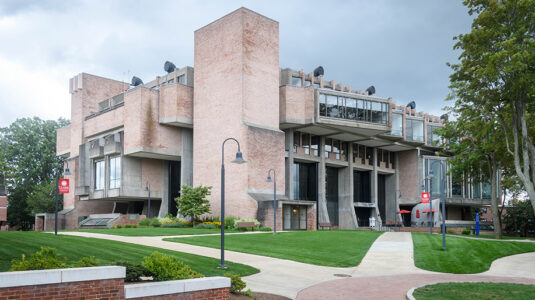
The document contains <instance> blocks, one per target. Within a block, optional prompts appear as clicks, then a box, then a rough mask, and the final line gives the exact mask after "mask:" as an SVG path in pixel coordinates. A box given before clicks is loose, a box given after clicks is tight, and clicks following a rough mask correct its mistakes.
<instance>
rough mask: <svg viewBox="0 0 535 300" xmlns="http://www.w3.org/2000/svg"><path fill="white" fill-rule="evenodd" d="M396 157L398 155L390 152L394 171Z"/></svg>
mask: <svg viewBox="0 0 535 300" xmlns="http://www.w3.org/2000/svg"><path fill="white" fill-rule="evenodd" d="M394 155H396V154H395V153H394V152H390V165H392V169H395V168H396V165H395V164H394V163H395V159H396V158H395V157H394Z"/></svg>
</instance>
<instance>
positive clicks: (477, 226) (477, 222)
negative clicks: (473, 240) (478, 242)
mask: <svg viewBox="0 0 535 300" xmlns="http://www.w3.org/2000/svg"><path fill="white" fill-rule="evenodd" d="M476 235H479V213H476Z"/></svg>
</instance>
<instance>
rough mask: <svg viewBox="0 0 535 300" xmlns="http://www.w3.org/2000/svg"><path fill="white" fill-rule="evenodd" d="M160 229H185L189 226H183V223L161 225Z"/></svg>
mask: <svg viewBox="0 0 535 300" xmlns="http://www.w3.org/2000/svg"><path fill="white" fill-rule="evenodd" d="M162 227H169V228H185V227H191V226H190V225H189V224H185V223H163V224H162Z"/></svg>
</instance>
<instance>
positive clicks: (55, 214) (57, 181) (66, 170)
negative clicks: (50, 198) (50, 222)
mask: <svg viewBox="0 0 535 300" xmlns="http://www.w3.org/2000/svg"><path fill="white" fill-rule="evenodd" d="M65 162H66V163H67V168H65V172H63V175H71V172H70V171H69V162H68V161H65ZM59 175H60V173H58V174H56V208H55V209H54V235H58V189H59Z"/></svg>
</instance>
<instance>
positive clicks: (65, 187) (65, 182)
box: [59, 179, 69, 194]
mask: <svg viewBox="0 0 535 300" xmlns="http://www.w3.org/2000/svg"><path fill="white" fill-rule="evenodd" d="M59 192H60V193H62V194H68V193H69V179H60V180H59Z"/></svg>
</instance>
